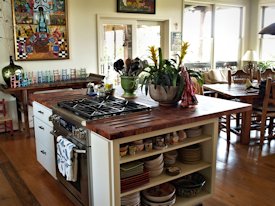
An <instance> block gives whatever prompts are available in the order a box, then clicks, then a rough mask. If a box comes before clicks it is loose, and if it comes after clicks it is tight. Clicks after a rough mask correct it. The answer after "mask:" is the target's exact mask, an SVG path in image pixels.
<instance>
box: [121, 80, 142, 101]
mask: <svg viewBox="0 0 275 206" xmlns="http://www.w3.org/2000/svg"><path fill="white" fill-rule="evenodd" d="M120 80H121V87H122V89H123V90H124V94H123V97H125V98H135V97H136V94H135V91H136V90H137V88H138V77H136V76H121V77H120Z"/></svg>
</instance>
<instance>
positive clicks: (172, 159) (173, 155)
mask: <svg viewBox="0 0 275 206" xmlns="http://www.w3.org/2000/svg"><path fill="white" fill-rule="evenodd" d="M177 156H178V152H177V150H173V151H170V152H166V153H164V164H165V166H171V165H173V164H175V163H176V160H177Z"/></svg>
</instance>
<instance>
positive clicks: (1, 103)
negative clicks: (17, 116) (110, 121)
mask: <svg viewBox="0 0 275 206" xmlns="http://www.w3.org/2000/svg"><path fill="white" fill-rule="evenodd" d="M6 116H7V109H6V103H5V99H0V118H1V117H6Z"/></svg>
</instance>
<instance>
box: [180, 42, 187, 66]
mask: <svg viewBox="0 0 275 206" xmlns="http://www.w3.org/2000/svg"><path fill="white" fill-rule="evenodd" d="M189 45H190V44H189V43H188V42H182V45H181V50H180V56H179V66H180V65H181V63H182V60H183V58H184V57H185V55H186V53H187V49H188V47H189Z"/></svg>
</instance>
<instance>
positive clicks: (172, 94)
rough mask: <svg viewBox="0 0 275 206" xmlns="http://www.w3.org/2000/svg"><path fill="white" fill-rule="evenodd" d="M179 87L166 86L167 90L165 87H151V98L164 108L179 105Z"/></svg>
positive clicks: (151, 85)
mask: <svg viewBox="0 0 275 206" xmlns="http://www.w3.org/2000/svg"><path fill="white" fill-rule="evenodd" d="M178 90H179V87H174V86H170V87H168V86H166V87H165V89H164V87H163V86H160V85H157V86H156V87H155V85H154V84H150V85H149V94H150V96H151V98H152V99H153V100H155V101H157V102H159V104H160V105H162V106H171V105H174V104H177V102H178V101H179V98H177V94H178Z"/></svg>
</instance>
